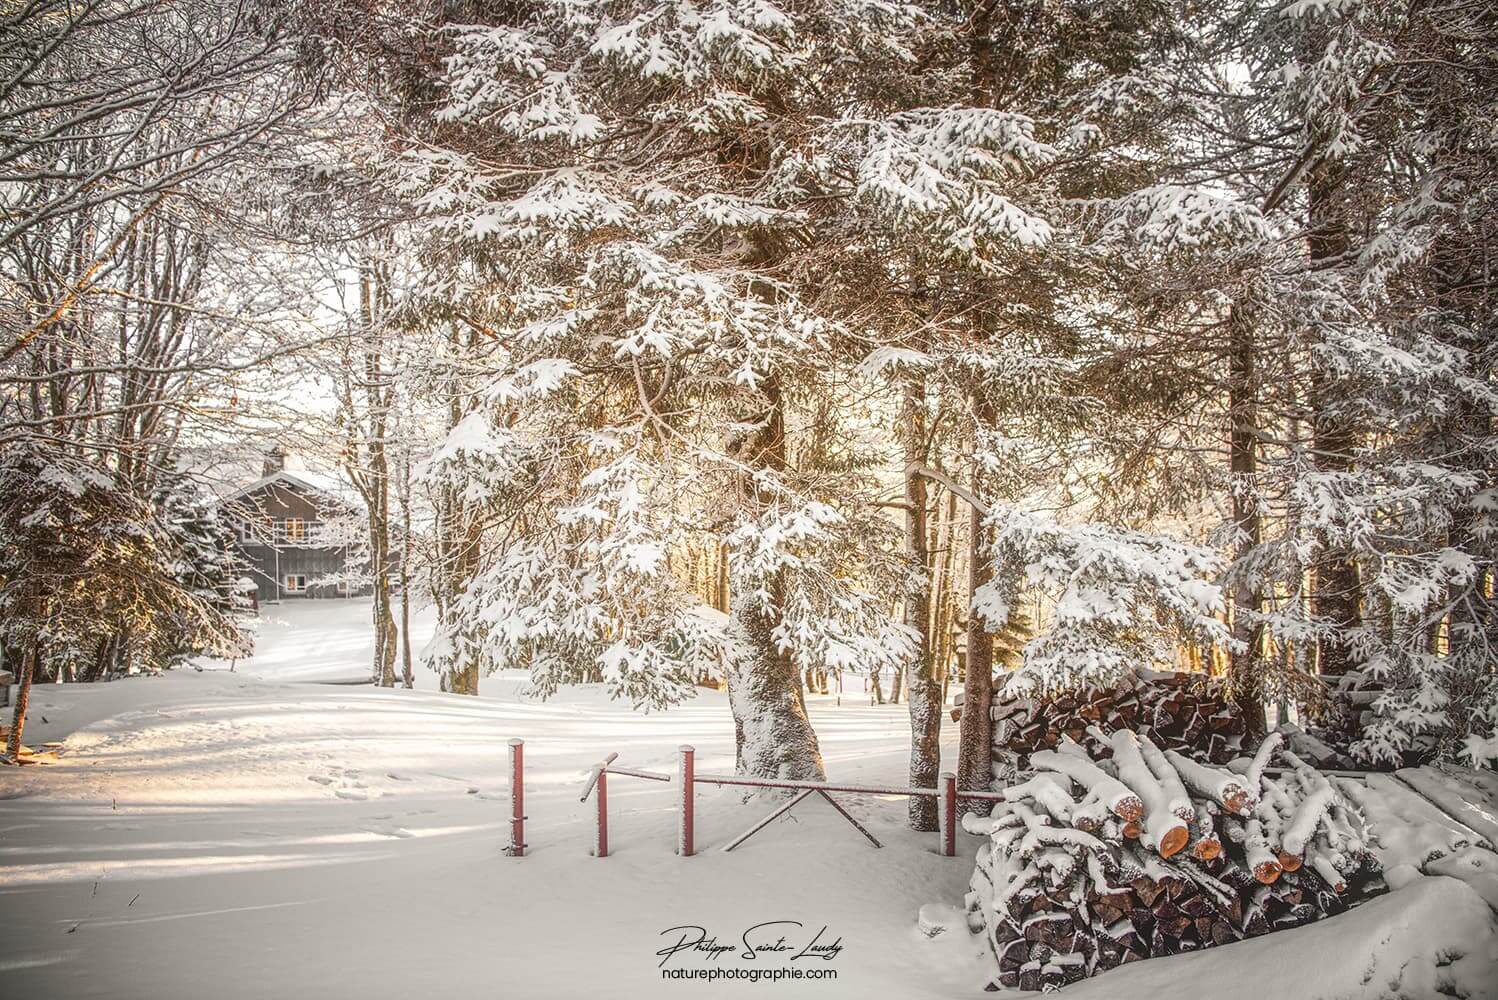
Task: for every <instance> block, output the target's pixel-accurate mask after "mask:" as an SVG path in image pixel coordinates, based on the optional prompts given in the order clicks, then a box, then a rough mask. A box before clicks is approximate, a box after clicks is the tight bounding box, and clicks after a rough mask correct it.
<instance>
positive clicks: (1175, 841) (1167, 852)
mask: <svg viewBox="0 0 1498 1000" xmlns="http://www.w3.org/2000/svg"><path fill="white" fill-rule="evenodd" d="M1190 839H1191V835H1190V834H1189V833H1188V832H1187V830H1186V828H1185V827H1184V826H1173V827H1171V828H1170V829H1169V830H1166V831H1165V833H1164V834H1162V835H1161V837H1160V857H1162V858H1168V857H1171V856H1172V855H1175V854H1179V853H1181V851H1183V850H1184V849H1185V848H1186V842H1187V841H1188V840H1190Z"/></svg>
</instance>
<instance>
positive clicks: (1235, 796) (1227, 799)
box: [1222, 785, 1254, 816]
mask: <svg viewBox="0 0 1498 1000" xmlns="http://www.w3.org/2000/svg"><path fill="white" fill-rule="evenodd" d="M1253 806H1254V802H1253V797H1252V796H1250V795H1249V794H1248V792H1247V791H1246V790H1244V789H1242V788H1239V787H1238V786H1236V785H1233V786H1230V787H1229V788H1227V789H1226V790H1225V791H1224V793H1223V796H1222V807H1223V808H1224V809H1226V810H1227V811H1228V812H1230V813H1232V814H1233V815H1234V816H1247V815H1248V814H1249V813H1250V812H1251V811H1252V810H1253Z"/></svg>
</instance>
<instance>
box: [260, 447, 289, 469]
mask: <svg viewBox="0 0 1498 1000" xmlns="http://www.w3.org/2000/svg"><path fill="white" fill-rule="evenodd" d="M284 471H286V449H285V448H282V447H281V446H280V445H276V446H275V447H274V448H272V449H271V450H270V451H268V452H266V453H265V466H264V467H263V468H262V469H261V470H260V475H262V476H274V475H275V474H276V473H278V472H284Z"/></svg>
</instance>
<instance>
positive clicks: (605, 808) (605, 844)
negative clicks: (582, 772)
mask: <svg viewBox="0 0 1498 1000" xmlns="http://www.w3.org/2000/svg"><path fill="white" fill-rule="evenodd" d="M595 853H596V855H597V856H598V857H600V858H606V857H608V856H609V772H607V771H599V772H598V848H597V851H596V852H595Z"/></svg>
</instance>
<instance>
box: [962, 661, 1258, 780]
mask: <svg viewBox="0 0 1498 1000" xmlns="http://www.w3.org/2000/svg"><path fill="white" fill-rule="evenodd" d="M1203 681H1204V678H1203V677H1202V676H1201V675H1200V674H1186V673H1161V672H1157V671H1153V670H1132V671H1129V672H1128V673H1126V674H1124V675H1123V676H1122V677H1121V678H1120V679H1119V680H1118V682H1117V683H1116V684H1113V685H1112V686H1107V687H1103V686H1097V685H1092V686H1088V687H1084V688H1081V689H1078V690H1070V691H1062V692H1054V693H1045V694H1042V693H1040V692H1038V691H1036V690H1035V689H1034V687H1033V686H1032V682H1031V681H1030V679H1029V678H1028V677H1027V676H1026V675H1024V674H1013V675H1011V676H1010V678H1009V681H1008V683H1006V684H1005V685H1004V687H1003V689H1002V690H1000V691H998V692H997V693H996V694H995V695H994V700H993V707H992V709H991V713H992V716H993V720H994V728H993V741H994V747H993V756H994V776H995V777H996V778H997V779H998V780H999V781H1001V782H1006V781H1009V780H1010V779H1011V778H1013V777H1014V776H1015V775H1017V774H1020V773H1021V772H1023V771H1026V770H1028V769H1029V760H1030V755H1031V754H1033V753H1035V752H1036V751H1037V750H1052V749H1055V747H1056V744H1057V742H1058V741H1059V740H1060V739H1061V738H1062V737H1066V738H1069V739H1071V740H1072V741H1073V742H1076V743H1081V744H1084V745H1086V744H1087V743H1088V741H1089V740H1090V736H1089V735H1088V733H1087V728H1088V727H1089V726H1093V725H1098V726H1101V727H1102V728H1103V729H1104V730H1106V731H1108V732H1113V731H1115V730H1118V729H1129V730H1133V731H1134V732H1137V733H1138V734H1139V735H1141V736H1145V737H1148V738H1149V740H1150V741H1151V742H1152V743H1154V744H1155V745H1156V746H1157V747H1159V748H1160V749H1162V750H1184V751H1187V752H1189V753H1191V755H1192V756H1194V757H1201V758H1202V759H1205V760H1209V761H1211V762H1213V763H1217V764H1222V763H1226V762H1227V761H1228V760H1230V759H1232V758H1233V757H1235V756H1237V755H1238V753H1239V752H1241V746H1242V742H1243V733H1244V724H1243V719H1242V718H1241V717H1239V716H1238V715H1237V714H1235V713H1234V712H1233V711H1232V710H1231V708H1229V706H1228V704H1227V703H1226V702H1225V701H1223V700H1222V699H1221V698H1219V697H1217V696H1216V695H1214V694H1213V693H1212V692H1211V691H1210V690H1208V689H1207V687H1206V685H1205V684H1204V683H1203Z"/></svg>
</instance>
